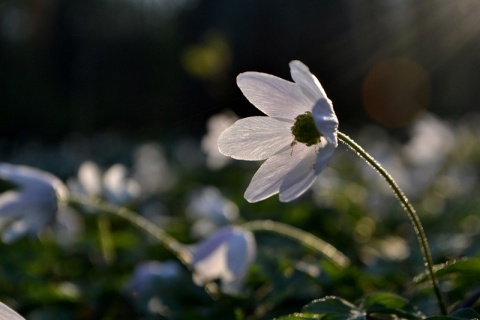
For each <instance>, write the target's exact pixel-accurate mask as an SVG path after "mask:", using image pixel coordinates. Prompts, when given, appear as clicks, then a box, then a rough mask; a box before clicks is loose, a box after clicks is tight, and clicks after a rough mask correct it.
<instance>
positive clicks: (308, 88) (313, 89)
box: [289, 60, 327, 103]
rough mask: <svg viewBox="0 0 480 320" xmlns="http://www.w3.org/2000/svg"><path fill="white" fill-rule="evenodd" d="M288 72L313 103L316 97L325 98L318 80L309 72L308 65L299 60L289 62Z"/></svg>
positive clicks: (325, 95)
mask: <svg viewBox="0 0 480 320" xmlns="http://www.w3.org/2000/svg"><path fill="white" fill-rule="evenodd" d="M289 65H290V73H291V74H292V79H293V80H294V81H295V82H296V83H297V84H298V85H299V86H300V88H301V89H302V91H303V93H304V94H305V95H306V96H307V97H308V98H309V99H310V101H311V102H312V103H315V101H317V100H318V99H322V98H323V99H327V94H326V93H325V90H323V87H322V85H321V84H320V81H318V79H317V78H316V77H315V76H314V75H313V74H312V73H311V72H310V70H309V69H308V67H307V66H306V65H304V64H303V63H302V62H300V61H297V60H295V61H292V62H290V64H289Z"/></svg>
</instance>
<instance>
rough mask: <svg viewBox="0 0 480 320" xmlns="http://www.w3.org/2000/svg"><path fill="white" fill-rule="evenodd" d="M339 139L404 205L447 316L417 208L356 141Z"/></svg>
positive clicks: (343, 137)
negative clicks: (381, 178)
mask: <svg viewBox="0 0 480 320" xmlns="http://www.w3.org/2000/svg"><path fill="white" fill-rule="evenodd" d="M337 135H338V139H339V140H340V141H342V142H343V143H344V144H346V145H347V146H348V147H349V148H350V149H352V150H353V151H355V153H356V154H357V155H358V156H359V157H360V158H362V159H364V160H365V161H366V162H367V163H368V164H369V165H370V166H371V167H372V168H374V169H375V170H376V171H377V172H378V173H379V174H380V175H381V176H382V177H383V178H384V179H385V181H387V183H388V185H389V186H390V187H391V188H392V190H393V192H394V193H395V196H396V197H397V199H398V201H400V204H401V205H402V207H403V209H404V211H405V212H406V213H407V215H408V217H409V219H410V222H411V223H412V225H413V229H414V230H415V234H416V236H417V239H418V242H419V243H420V248H421V251H422V255H423V260H424V262H425V268H426V270H427V274H428V276H429V278H430V282H431V284H432V287H433V290H434V291H435V295H436V297H437V301H438V305H439V307H440V311H441V312H442V314H444V315H445V314H446V313H447V311H446V307H445V303H444V302H443V298H442V294H441V292H440V286H439V282H438V279H437V276H436V274H435V272H434V270H433V261H432V255H431V253H430V248H429V246H428V241H427V236H426V235H425V231H424V230H423V226H422V223H421V222H420V218H419V217H418V215H417V213H416V211H415V208H414V207H413V206H412V204H411V203H410V201H409V200H408V198H407V197H406V196H405V194H404V193H403V191H402V190H401V189H400V187H399V186H398V185H397V183H396V182H395V180H394V179H393V178H392V176H391V175H390V174H389V173H388V172H387V171H386V170H385V169H384V168H383V167H382V166H381V165H380V164H379V163H378V162H377V161H376V160H375V159H374V158H373V157H372V156H371V155H370V154H368V153H367V152H366V151H365V150H364V149H363V148H362V147H361V146H360V145H358V144H357V143H356V142H355V141H353V140H352V139H351V138H350V137H349V136H347V135H346V134H344V133H342V132H337Z"/></svg>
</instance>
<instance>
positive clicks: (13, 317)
mask: <svg viewBox="0 0 480 320" xmlns="http://www.w3.org/2000/svg"><path fill="white" fill-rule="evenodd" d="M0 319H9V320H25V318H24V317H22V316H20V315H19V314H18V313H16V312H15V311H14V310H12V309H10V308H9V307H8V306H7V305H5V304H3V303H1V302H0Z"/></svg>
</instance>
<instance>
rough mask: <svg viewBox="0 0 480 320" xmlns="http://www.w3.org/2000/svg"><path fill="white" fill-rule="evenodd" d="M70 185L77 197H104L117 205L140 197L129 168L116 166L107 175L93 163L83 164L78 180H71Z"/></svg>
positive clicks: (109, 169)
mask: <svg viewBox="0 0 480 320" xmlns="http://www.w3.org/2000/svg"><path fill="white" fill-rule="evenodd" d="M68 185H69V188H70V190H71V191H72V193H73V194H75V195H77V196H88V197H94V198H95V197H103V198H105V199H107V200H108V201H110V202H112V203H113V204H116V205H123V204H125V203H128V202H130V201H132V200H134V199H136V198H138V197H139V196H140V191H141V190H140V186H139V184H138V182H137V181H136V180H134V179H132V178H130V177H129V172H128V169H127V167H125V166H124V165H122V164H114V165H112V166H111V167H110V168H108V170H106V171H105V173H102V170H101V169H100V167H99V166H98V165H97V164H96V163H95V162H93V161H85V162H83V163H82V164H81V165H80V167H79V169H78V178H77V179H70V181H68Z"/></svg>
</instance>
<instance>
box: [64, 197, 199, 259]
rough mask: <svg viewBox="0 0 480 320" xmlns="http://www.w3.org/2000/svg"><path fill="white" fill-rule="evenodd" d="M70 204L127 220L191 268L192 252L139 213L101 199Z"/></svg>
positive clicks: (76, 200)
mask: <svg viewBox="0 0 480 320" xmlns="http://www.w3.org/2000/svg"><path fill="white" fill-rule="evenodd" d="M68 202H69V203H70V204H73V205H79V206H88V207H91V208H93V209H95V210H98V211H100V212H103V213H107V214H111V215H114V216H117V217H120V218H122V219H125V220H127V221H129V222H131V223H132V224H134V225H136V226H137V227H138V228H140V229H142V230H144V231H146V232H147V233H149V234H150V235H152V236H154V237H155V238H156V239H157V240H158V241H160V242H161V243H162V244H163V245H164V246H165V247H166V248H167V249H168V250H170V251H171V252H172V253H173V254H174V255H175V256H176V257H177V258H178V260H180V262H182V263H183V264H184V265H185V266H187V267H188V266H189V264H190V262H191V260H192V257H191V254H190V251H189V250H188V249H186V247H185V246H184V245H183V244H181V243H180V242H178V241H177V240H175V239H174V238H173V237H171V236H170V235H168V234H167V233H166V232H165V231H163V230H162V229H160V228H158V227H157V226H155V225H154V224H153V223H152V222H150V221H148V220H147V219H145V218H144V217H142V216H140V215H138V214H137V213H135V212H133V211H130V210H128V209H126V208H124V207H117V206H114V205H112V204H109V203H107V202H104V201H102V200H100V199H95V200H90V199H78V198H69V199H68Z"/></svg>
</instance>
